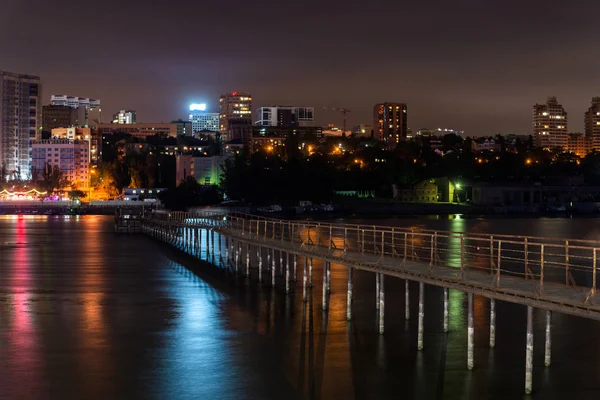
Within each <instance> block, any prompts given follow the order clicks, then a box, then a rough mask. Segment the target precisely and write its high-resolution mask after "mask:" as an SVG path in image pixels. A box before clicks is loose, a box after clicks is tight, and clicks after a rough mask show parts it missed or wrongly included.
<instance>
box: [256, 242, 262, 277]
mask: <svg viewBox="0 0 600 400" xmlns="http://www.w3.org/2000/svg"><path fill="white" fill-rule="evenodd" d="M256 257H257V258H258V283H262V247H260V246H258V247H257V249H256Z"/></svg>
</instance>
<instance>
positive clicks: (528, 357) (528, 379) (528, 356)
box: [525, 306, 533, 394]
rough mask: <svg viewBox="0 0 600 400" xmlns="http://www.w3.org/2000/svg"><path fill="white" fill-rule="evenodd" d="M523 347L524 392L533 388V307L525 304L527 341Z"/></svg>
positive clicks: (528, 392) (529, 392)
mask: <svg viewBox="0 0 600 400" xmlns="http://www.w3.org/2000/svg"><path fill="white" fill-rule="evenodd" d="M526 343H527V344H526V347H525V393H526V394H531V391H532V390H533V307H531V306H527V342H526Z"/></svg>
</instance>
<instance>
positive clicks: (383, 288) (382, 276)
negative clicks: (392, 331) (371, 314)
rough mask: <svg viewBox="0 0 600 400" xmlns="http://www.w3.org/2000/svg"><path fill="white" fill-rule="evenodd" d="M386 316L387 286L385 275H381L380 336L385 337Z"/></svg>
mask: <svg viewBox="0 0 600 400" xmlns="http://www.w3.org/2000/svg"><path fill="white" fill-rule="evenodd" d="M384 315H385V286H384V275H383V274H379V334H380V335H383V331H384Z"/></svg>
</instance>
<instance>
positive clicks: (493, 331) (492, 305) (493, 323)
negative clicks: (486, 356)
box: [490, 299, 496, 348]
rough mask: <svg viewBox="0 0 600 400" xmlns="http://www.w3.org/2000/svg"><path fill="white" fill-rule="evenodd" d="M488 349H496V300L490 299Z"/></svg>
mask: <svg viewBox="0 0 600 400" xmlns="http://www.w3.org/2000/svg"><path fill="white" fill-rule="evenodd" d="M490 347H491V348H494V347H496V300H495V299H490Z"/></svg>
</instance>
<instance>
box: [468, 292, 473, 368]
mask: <svg viewBox="0 0 600 400" xmlns="http://www.w3.org/2000/svg"><path fill="white" fill-rule="evenodd" d="M468 308H469V311H468V317H467V368H468V369H469V371H470V370H472V369H473V364H474V348H473V347H474V341H475V326H474V324H473V293H469V294H468Z"/></svg>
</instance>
